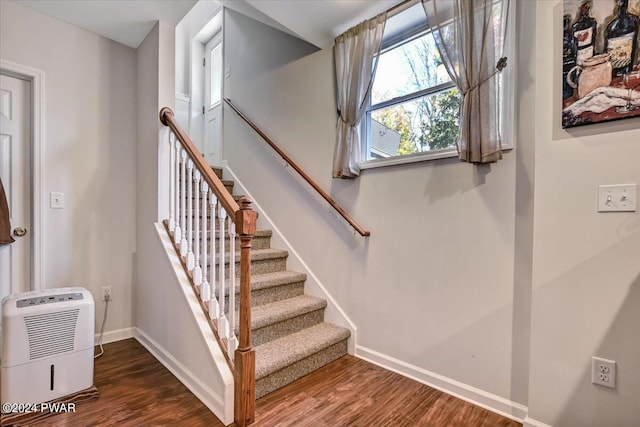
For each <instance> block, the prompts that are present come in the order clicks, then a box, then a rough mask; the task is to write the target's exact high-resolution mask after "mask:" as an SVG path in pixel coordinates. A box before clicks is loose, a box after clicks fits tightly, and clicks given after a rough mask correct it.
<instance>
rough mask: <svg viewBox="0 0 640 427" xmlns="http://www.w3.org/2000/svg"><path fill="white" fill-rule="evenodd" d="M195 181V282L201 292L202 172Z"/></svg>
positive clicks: (197, 172) (197, 173)
mask: <svg viewBox="0 0 640 427" xmlns="http://www.w3.org/2000/svg"><path fill="white" fill-rule="evenodd" d="M194 179H195V184H196V189H195V191H194V192H193V197H194V199H195V206H194V207H193V211H194V215H193V217H194V221H195V230H194V236H193V239H194V241H193V255H194V263H195V264H194V267H193V282H194V283H195V284H196V288H197V289H198V292H199V291H200V285H201V284H202V268H200V245H201V244H202V240H201V237H202V236H201V234H200V222H201V221H202V220H203V218H200V171H198V170H196V175H195V178H194Z"/></svg>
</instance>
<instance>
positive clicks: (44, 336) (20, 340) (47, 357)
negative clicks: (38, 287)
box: [0, 288, 94, 404]
mask: <svg viewBox="0 0 640 427" xmlns="http://www.w3.org/2000/svg"><path fill="white" fill-rule="evenodd" d="M93 337H94V302H93V296H92V295H91V293H90V292H89V291H88V290H86V289H84V288H58V289H48V290H45V291H37V292H26V293H21V294H12V295H9V296H7V297H5V298H4V299H3V300H2V369H1V373H2V381H1V383H2V385H1V386H0V395H1V396H2V403H7V402H8V403H34V404H35V403H44V402H48V401H50V400H53V399H57V398H59V397H63V396H66V395H69V394H73V393H75V392H78V391H80V390H84V389H86V388H89V387H91V386H93V352H94V350H93Z"/></svg>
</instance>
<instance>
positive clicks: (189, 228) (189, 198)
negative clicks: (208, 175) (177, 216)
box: [187, 159, 195, 271]
mask: <svg viewBox="0 0 640 427" xmlns="http://www.w3.org/2000/svg"><path fill="white" fill-rule="evenodd" d="M187 169H188V170H189V176H188V177H187V193H188V196H187V270H189V271H192V270H193V267H194V265H195V260H194V259H193V161H192V160H191V159H189V161H188V162H187Z"/></svg>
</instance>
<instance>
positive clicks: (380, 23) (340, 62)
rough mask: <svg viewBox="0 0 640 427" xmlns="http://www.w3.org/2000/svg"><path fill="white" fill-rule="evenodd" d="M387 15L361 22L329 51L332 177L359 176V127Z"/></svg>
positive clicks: (369, 91)
mask: <svg viewBox="0 0 640 427" xmlns="http://www.w3.org/2000/svg"><path fill="white" fill-rule="evenodd" d="M386 20H387V14H386V12H385V13H382V14H380V15H378V16H376V17H375V18H373V19H370V20H368V21H364V22H361V23H360V24H358V25H357V26H355V27H353V28H351V29H350V30H348V31H347V32H345V33H344V34H342V35H340V36H338V37H337V38H336V44H335V46H334V48H333V51H334V55H335V63H336V80H337V86H338V115H339V117H338V130H337V137H336V147H335V150H334V153H333V177H334V178H354V177H356V176H358V175H359V174H360V167H359V165H358V163H359V162H360V160H361V158H360V145H361V144H360V131H359V126H360V122H361V121H362V117H363V116H364V113H365V111H366V108H367V105H368V103H369V98H370V97H371V87H372V86H373V78H374V76H375V73H376V65H377V59H376V58H377V55H378V53H379V52H380V45H381V44H382V34H383V32H384V25H385V22H386Z"/></svg>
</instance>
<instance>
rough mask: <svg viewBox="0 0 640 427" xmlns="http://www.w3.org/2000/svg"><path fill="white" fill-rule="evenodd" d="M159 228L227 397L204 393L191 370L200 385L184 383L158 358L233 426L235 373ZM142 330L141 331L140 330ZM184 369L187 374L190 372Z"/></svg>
mask: <svg viewBox="0 0 640 427" xmlns="http://www.w3.org/2000/svg"><path fill="white" fill-rule="evenodd" d="M155 227H156V232H157V236H158V239H160V243H161V244H162V246H163V249H164V253H165V254H166V256H167V259H168V261H169V263H170V264H171V269H172V270H173V272H174V274H175V277H176V279H177V281H178V284H179V286H180V289H181V290H182V292H183V293H184V297H185V299H186V301H187V304H188V305H189V312H190V313H191V315H192V316H193V320H194V321H195V322H196V325H197V328H198V329H199V332H200V333H199V334H198V335H199V336H200V337H201V338H202V342H203V343H204V345H205V346H206V347H207V349H208V351H209V355H210V357H211V360H212V362H213V364H214V365H215V366H216V367H217V369H218V374H219V375H220V378H221V380H222V382H223V383H224V387H225V390H224V396H220V395H219V394H217V393H215V392H214V391H213V390H211V391H210V392H209V391H206V390H210V389H209V388H208V387H207V386H204V387H206V390H205V391H202V390H201V386H200V385H199V384H200V381H199V380H198V379H197V377H195V376H194V375H193V374H192V373H191V372H190V371H188V370H187V371H186V372H187V373H188V374H189V375H190V376H191V377H194V378H195V379H196V380H197V383H196V384H192V383H191V382H189V381H188V376H187V380H183V378H182V377H181V376H180V375H178V374H176V373H175V372H173V370H172V368H171V367H170V365H168V364H166V363H164V362H163V360H162V359H160V358H158V360H160V361H161V362H162V363H163V365H165V366H166V367H167V369H169V370H170V371H171V372H173V373H174V375H176V377H178V379H179V380H180V381H182V382H183V383H184V385H185V386H187V388H188V389H189V390H191V391H192V392H193V394H195V395H196V396H197V397H198V399H200V400H201V401H202V403H204V404H205V406H207V407H208V408H209V409H210V410H211V411H212V412H213V413H214V414H215V416H216V417H218V419H220V420H222V421H223V422H224V424H225V425H228V424H231V423H232V422H233V412H234V394H233V393H234V378H233V372H232V371H231V369H230V368H229V365H228V364H227V360H226V358H225V355H224V351H223V350H222V349H221V348H220V346H219V345H218V341H217V340H216V337H215V336H214V335H213V332H212V331H211V327H210V326H209V321H208V319H207V317H206V315H205V313H204V312H203V311H202V307H201V306H200V302H199V300H198V298H199V297H198V296H197V295H196V294H195V292H194V291H193V287H192V286H191V282H190V281H189V278H188V277H187V274H186V273H185V271H184V268H183V267H182V264H181V262H180V258H179V256H178V254H177V253H176V251H175V248H174V247H173V244H172V243H171V238H170V237H169V235H168V234H167V230H166V229H165V228H164V225H162V224H157V223H156V224H155ZM138 330H140V329H139V328H138ZM149 339H150V338H149ZM152 353H153V352H152ZM165 353H166V354H167V355H168V357H170V358H171V359H172V360H175V359H174V358H173V356H171V355H170V354H169V353H167V352H166V351H165ZM175 362H176V363H178V364H179V362H178V361H177V360H175ZM180 366H182V365H180ZM184 369H185V370H186V368H184ZM205 392H206V393H205ZM198 393H200V394H198ZM203 393H204V394H203ZM200 395H203V398H201V397H200ZM207 396H209V397H207ZM212 396H213V397H215V399H213V397H212ZM212 399H213V400H215V402H213V401H212ZM214 403H215V404H214Z"/></svg>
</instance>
